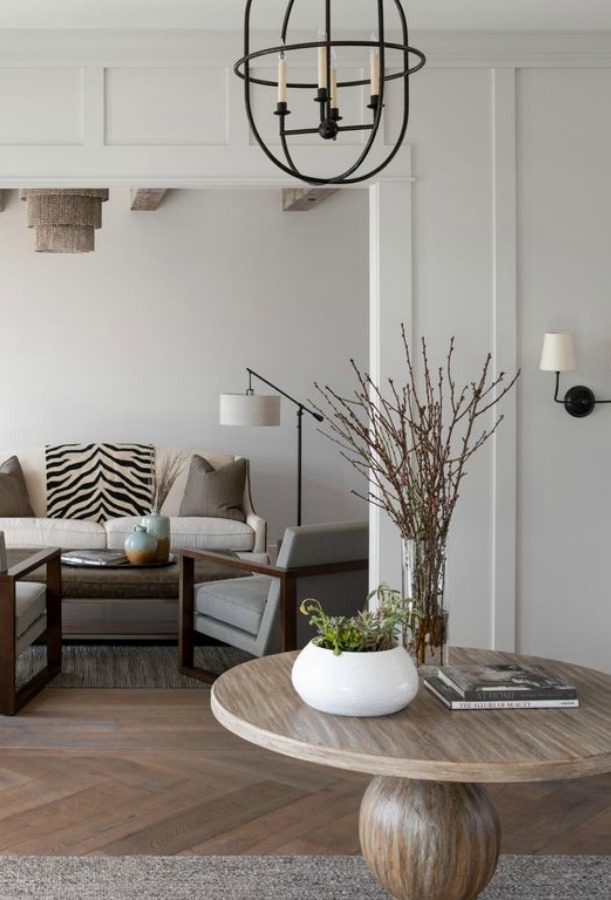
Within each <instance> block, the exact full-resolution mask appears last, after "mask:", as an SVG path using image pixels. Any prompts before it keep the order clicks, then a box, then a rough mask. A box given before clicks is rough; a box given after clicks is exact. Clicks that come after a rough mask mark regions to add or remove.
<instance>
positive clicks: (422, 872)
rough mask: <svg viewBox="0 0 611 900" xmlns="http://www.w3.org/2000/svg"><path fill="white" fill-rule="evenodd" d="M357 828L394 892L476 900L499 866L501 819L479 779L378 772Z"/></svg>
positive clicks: (376, 870)
mask: <svg viewBox="0 0 611 900" xmlns="http://www.w3.org/2000/svg"><path fill="white" fill-rule="evenodd" d="M359 828H360V838H361V847H362V850H363V856H364V857H365V861H366V863H367V865H368V866H369V869H370V871H371V872H372V874H373V875H374V876H375V878H376V879H377V880H378V881H379V883H380V884H381V885H382V887H383V888H385V890H387V891H388V892H389V893H390V894H391V896H392V897H395V898H396V900H470V898H472V897H477V895H478V894H479V893H480V892H481V891H483V890H484V888H485V887H486V885H487V884H488V882H489V881H490V879H491V878H492V875H493V874H494V870H495V869H496V864H497V861H498V856H499V845H500V826H499V820H498V816H497V813H496V810H495V808H494V806H493V804H492V802H491V800H490V798H489V797H488V794H487V792H486V790H485V789H484V788H483V787H482V786H481V785H478V784H462V783H453V782H437V781H415V780H408V779H405V778H387V777H381V776H378V777H376V778H374V779H373V781H372V782H371V784H370V785H369V787H368V788H367V791H366V792H365V796H364V797H363V802H362V803H361V813H360V823H359Z"/></svg>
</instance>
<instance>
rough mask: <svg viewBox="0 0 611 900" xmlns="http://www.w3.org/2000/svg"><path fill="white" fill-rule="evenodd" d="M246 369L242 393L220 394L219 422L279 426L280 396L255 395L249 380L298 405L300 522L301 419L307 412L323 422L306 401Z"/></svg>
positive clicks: (298, 514)
mask: <svg viewBox="0 0 611 900" xmlns="http://www.w3.org/2000/svg"><path fill="white" fill-rule="evenodd" d="M246 371H247V372H248V388H247V390H246V392H245V393H244V394H221V408H220V423H221V425H254V426H260V425H279V424H280V397H278V396H276V395H274V394H255V392H254V390H253V387H252V379H253V377H254V378H258V379H259V381H262V382H263V383H264V384H267V385H269V387H271V388H273V390H275V391H278V393H279V394H282V396H283V397H286V399H287V400H290V401H291V403H294V404H295V406H296V407H297V524H298V525H301V421H302V419H303V414H304V413H308V414H309V415H311V416H313V417H314V418H315V419H316V420H317V422H322V421H323V416H321V414H320V413H317V412H315V411H314V410H313V409H310V408H309V407H308V406H305V404H303V403H300V402H299V400H295V398H294V397H291V395H290V394H287V393H286V391H283V390H282V388H279V387H278V385H276V384H273V383H272V382H271V381H268V380H267V378H264V377H263V376H262V375H259V374H258V373H257V372H254V371H253V370H252V369H248V368H247V369H246Z"/></svg>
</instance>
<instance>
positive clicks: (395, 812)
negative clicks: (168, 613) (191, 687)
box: [212, 650, 611, 900]
mask: <svg viewBox="0 0 611 900" xmlns="http://www.w3.org/2000/svg"><path fill="white" fill-rule="evenodd" d="M296 655H297V654H296V653H282V654H279V655H277V656H268V657H264V658H262V659H256V660H253V661H252V662H247V663H244V664H243V665H240V666H237V667H236V668H234V669H231V670H230V671H228V672H225V674H223V675H222V676H221V677H220V678H219V679H218V681H217V682H216V683H215V685H214V687H213V689H212V711H213V713H214V715H215V716H216V718H217V719H218V721H219V722H220V723H221V724H222V725H224V726H225V727H226V728H228V729H229V731H232V732H234V733H235V734H237V735H239V736H240V737H242V738H244V739H245V740H247V741H250V742H251V743H253V744H258V745H259V746H261V747H267V748H268V749H270V750H275V751H277V752H278V753H283V754H285V755H286V756H293V757H296V758H298V759H303V760H307V761H309V762H315V763H321V764H323V765H327V766H335V767H337V768H340V769H350V770H353V771H357V772H368V773H370V774H372V775H374V776H375V777H374V778H373V780H372V782H371V784H370V785H369V787H368V788H367V791H366V792H365V796H364V797H363V802H362V804H361V812H360V839H361V847H362V850H363V855H364V857H365V860H366V862H367V865H368V866H369V868H370V870H371V872H372V873H373V875H374V876H375V877H376V879H377V880H378V881H379V883H380V884H381V885H382V887H384V888H385V889H386V890H387V891H388V892H389V893H390V894H391V895H392V896H393V897H395V898H397V900H469V898H471V897H476V896H477V895H478V894H479V893H480V892H481V891H483V889H484V888H485V886H486V884H487V883H488V882H489V880H490V878H491V877H492V875H493V873H494V870H495V868H496V864H497V860H498V854H499V845H500V827H499V821H498V816H497V814H496V810H495V808H494V806H493V804H492V802H491V800H490V798H489V796H488V794H487V792H486V790H485V788H484V787H483V785H482V783H483V782H510V781H514V782H515V781H543V780H548V779H559V778H576V777H578V776H582V775H595V774H598V773H601V772H608V771H611V675H605V674H604V673H602V672H596V671H594V670H592V669H584V668H581V667H579V666H573V665H569V664H566V663H560V662H556V661H553V660H547V659H544V660H540V659H535V658H534V657H521V656H516V655H514V654H509V653H497V652H493V651H487V650H454V651H453V652H452V662H453V663H467V662H473V663H478V664H481V663H501V662H518V663H519V662H540V663H542V664H543V665H545V666H547V667H548V668H549V669H550V670H552V671H554V672H558V673H559V674H561V675H563V676H564V677H565V678H567V679H568V680H569V681H571V682H573V683H574V684H575V685H576V687H577V690H578V696H579V701H580V706H579V708H577V709H535V710H533V709H530V710H486V711H480V710H478V711H458V710H456V711H450V710H448V709H446V708H445V707H444V706H443V705H442V704H441V703H440V702H439V701H438V700H436V699H435V698H434V697H433V696H432V695H431V694H430V693H429V691H427V690H426V689H425V688H424V687H422V686H421V688H420V691H419V692H418V695H417V696H416V698H415V699H414V700H413V701H412V703H411V704H410V705H409V706H408V707H406V708H405V709H404V710H402V711H401V712H398V713H395V714H394V715H392V716H382V717H379V718H353V717H350V718H348V717H343V716H332V715H327V714H326V713H320V712H317V711H316V710H314V709H312V708H311V707H309V706H307V705H306V704H305V703H304V702H303V701H302V700H301V699H300V697H299V696H298V695H297V694H296V693H295V691H294V689H293V686H292V684H291V667H292V664H293V660H294V659H295V657H296Z"/></svg>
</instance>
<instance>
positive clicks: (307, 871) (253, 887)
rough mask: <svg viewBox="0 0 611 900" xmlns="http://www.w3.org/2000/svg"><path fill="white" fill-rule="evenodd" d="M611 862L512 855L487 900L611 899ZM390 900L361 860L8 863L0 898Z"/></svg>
mask: <svg viewBox="0 0 611 900" xmlns="http://www.w3.org/2000/svg"><path fill="white" fill-rule="evenodd" d="M610 894H611V858H610V857H604V856H602V857H601V856H598V857H597V856H543V857H537V856H504V857H501V860H500V862H499V867H498V869H497V871H496V873H495V875H494V878H493V880H492V882H491V883H490V885H489V887H488V888H487V889H486V891H485V892H484V893H483V894H481V895H480V897H481V898H482V900H609V896H610ZM83 898H86V900H357V898H358V900H388V895H387V894H386V893H385V892H384V891H382V890H381V888H379V887H378V885H377V884H376V882H375V881H374V879H373V877H372V876H371V875H370V874H369V872H368V871H367V869H366V868H365V864H364V862H363V860H362V859H361V858H360V857H351V856H336V857H333V856H330V857H320V856H290V857H288V856H265V857H263V856H224V857H223V856H208V857H206V856H204V857H176V856H173V857H164V856H148V857H147V856H132V857H105V856H93V857H92V856H89V857H86V856H81V857H57V856H56V857H53V856H46V857H35V856H21V857H20V856H4V857H0V900H83Z"/></svg>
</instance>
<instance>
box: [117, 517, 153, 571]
mask: <svg viewBox="0 0 611 900" xmlns="http://www.w3.org/2000/svg"><path fill="white" fill-rule="evenodd" d="M124 549H125V555H126V556H127V558H128V559H129V561H130V563H131V564H132V566H147V565H150V563H152V562H155V554H156V553H157V540H156V539H155V538H154V537H153V535H152V534H149V533H148V531H147V530H146V528H145V526H144V525H136V526H134V530H133V531H132V533H131V534H128V536H127V537H126V538H125V544H124Z"/></svg>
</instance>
